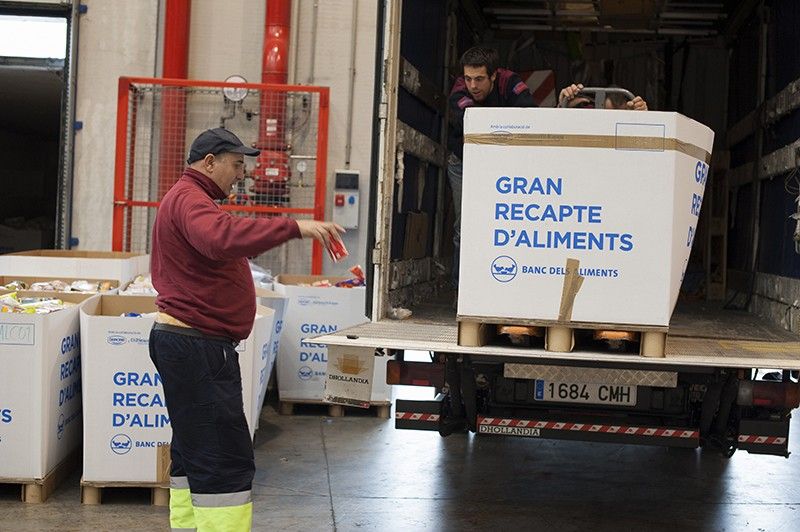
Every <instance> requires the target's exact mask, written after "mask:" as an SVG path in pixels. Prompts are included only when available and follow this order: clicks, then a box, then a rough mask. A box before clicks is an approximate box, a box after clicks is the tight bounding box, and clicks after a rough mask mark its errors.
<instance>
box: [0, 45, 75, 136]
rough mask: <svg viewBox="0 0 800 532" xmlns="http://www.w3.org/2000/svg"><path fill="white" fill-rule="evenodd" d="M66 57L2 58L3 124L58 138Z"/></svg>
mask: <svg viewBox="0 0 800 532" xmlns="http://www.w3.org/2000/svg"><path fill="white" fill-rule="evenodd" d="M62 67H63V61H61V62H53V61H51V60H28V59H17V58H0V87H2V88H3V89H2V90H1V91H0V127H2V128H3V129H4V130H6V131H11V132H16V133H23V134H26V135H34V136H38V137H43V138H57V137H58V135H59V129H60V126H61V96H62V91H63V87H64V82H63V80H62V77H61V72H62V70H61V68H62Z"/></svg>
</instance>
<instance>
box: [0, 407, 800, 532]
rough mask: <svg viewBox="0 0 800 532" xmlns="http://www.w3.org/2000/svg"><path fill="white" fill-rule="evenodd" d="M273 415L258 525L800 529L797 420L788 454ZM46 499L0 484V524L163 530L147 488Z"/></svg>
mask: <svg viewBox="0 0 800 532" xmlns="http://www.w3.org/2000/svg"><path fill="white" fill-rule="evenodd" d="M322 413H324V410H317V411H315V412H312V413H310V414H309V413H306V414H301V415H296V416H292V417H282V416H279V415H278V414H277V413H276V411H275V409H274V407H272V406H267V407H265V409H264V411H263V413H262V422H261V429H260V431H259V434H258V435H257V440H256V442H257V448H256V464H257V467H258V471H257V473H256V478H255V486H254V493H255V496H254V499H255V503H254V504H255V516H254V527H253V528H254V530H263V531H267V530H281V531H282V532H289V531H306V530H322V531H326V530H338V531H345V530H347V531H349V530H359V531H361V530H380V531H394V530H398V531H400V530H489V529H495V530H551V531H555V530H558V531H570V530H615V531H617V530H648V531H650V530H730V531H740V530H753V531H779V530H780V531H787V532H788V531H797V530H800V483H798V482H797V480H796V479H797V478H798V477H800V453H798V451H800V448H799V445H800V444H798V441H800V433H798V431H800V426H798V425H795V426H794V427H793V429H792V435H791V437H790V442H791V445H790V449H791V450H793V451H794V452H795V453H798V454H796V455H794V456H793V457H791V458H789V459H788V460H787V459H784V458H778V457H771V456H751V455H748V454H746V453H743V452H737V453H736V454H735V455H734V457H733V458H731V459H730V460H726V459H725V458H722V457H721V456H719V455H717V454H712V453H702V452H700V451H693V450H682V449H671V450H670V449H665V448H660V447H639V446H619V445H610V444H592V443H577V442H559V441H546V440H531V439H522V438H508V437H494V436H481V437H476V436H474V435H471V436H464V435H454V436H450V437H448V438H441V437H440V436H439V435H438V434H436V433H427V432H418V431H398V430H395V429H394V427H393V422H392V421H390V420H380V419H375V418H373V417H364V416H352V417H345V418H335V419H331V418H326V417H325V416H323V415H322ZM79 478H80V476H79V474H78V473H75V474H74V475H73V476H72V478H70V479H69V480H68V481H67V482H66V483H65V484H64V485H62V487H61V488H60V489H59V490H58V491H57V492H56V493H55V495H54V496H53V497H52V498H51V499H50V500H49V501H48V502H46V503H44V504H41V505H26V504H23V503H20V502H18V501H17V500H16V497H18V496H19V490H18V488H15V489H13V490H11V489H5V488H3V489H2V490H0V531H41V530H75V531H78V530H80V531H84V530H85V531H89V530H92V531H95V530H115V531H119V530H148V531H150V530H168V528H169V527H168V521H167V510H166V509H165V508H156V507H152V506H149V505H148V495H147V493H146V492H144V491H142V492H136V491H131V490H125V491H118V492H116V493H112V494H113V495H115V497H108V500H107V502H106V503H105V504H103V505H102V506H83V505H81V504H80V490H79V488H78V482H79Z"/></svg>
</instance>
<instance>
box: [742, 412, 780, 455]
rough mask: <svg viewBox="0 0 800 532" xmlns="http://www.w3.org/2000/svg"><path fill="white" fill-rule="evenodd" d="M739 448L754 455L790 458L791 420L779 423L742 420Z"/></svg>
mask: <svg viewBox="0 0 800 532" xmlns="http://www.w3.org/2000/svg"><path fill="white" fill-rule="evenodd" d="M737 446H738V448H739V449H741V450H743V451H747V452H749V453H752V454H773V455H777V456H784V457H787V458H788V457H789V419H784V420H779V421H765V420H751V419H743V420H741V421H740V422H739V436H738V437H737Z"/></svg>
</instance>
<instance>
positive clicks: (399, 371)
mask: <svg viewBox="0 0 800 532" xmlns="http://www.w3.org/2000/svg"><path fill="white" fill-rule="evenodd" d="M386 384H405V385H408V386H436V387H437V388H441V387H442V386H444V364H436V363H433V362H405V361H398V360H389V361H388V362H387V365H386Z"/></svg>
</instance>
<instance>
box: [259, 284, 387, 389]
mask: <svg viewBox="0 0 800 532" xmlns="http://www.w3.org/2000/svg"><path fill="white" fill-rule="evenodd" d="M323 279H327V280H329V281H330V282H331V283H336V282H338V281H341V280H343V279H344V278H341V277H327V276H314V275H279V276H278V277H276V279H275V284H274V286H275V291H276V292H278V293H279V294H283V295H285V296H286V297H288V299H289V302H288V307H287V309H286V315H285V317H284V327H283V332H282V333H281V342H280V346H279V349H278V361H277V371H278V395H279V396H280V399H281V401H290V402H322V401H323V399H324V390H325V378H326V371H327V365H328V348H327V346H325V345H322V344H316V343H314V341H313V340H309V338H313V337H314V336H319V335H321V334H325V333H328V332H334V331H337V330H341V329H344V328H346V327H351V326H353V325H358V324H360V323H364V322H366V321H367V318H366V316H364V298H365V293H366V290H365V289H364V288H363V287H360V288H335V287H332V288H315V287H311V286H298V284H310V283H313V282H315V281H319V280H323ZM373 381H374V382H375V386H374V387H373V389H372V398H371V401H372V402H374V403H385V402H388V401H390V399H391V389H390V387H389V386H388V385H387V384H386V362H385V360H384V361H383V363H382V364H378V363H376V364H375V371H374V374H373Z"/></svg>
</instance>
